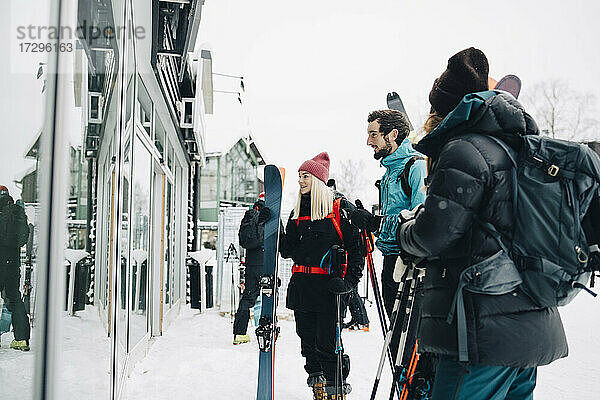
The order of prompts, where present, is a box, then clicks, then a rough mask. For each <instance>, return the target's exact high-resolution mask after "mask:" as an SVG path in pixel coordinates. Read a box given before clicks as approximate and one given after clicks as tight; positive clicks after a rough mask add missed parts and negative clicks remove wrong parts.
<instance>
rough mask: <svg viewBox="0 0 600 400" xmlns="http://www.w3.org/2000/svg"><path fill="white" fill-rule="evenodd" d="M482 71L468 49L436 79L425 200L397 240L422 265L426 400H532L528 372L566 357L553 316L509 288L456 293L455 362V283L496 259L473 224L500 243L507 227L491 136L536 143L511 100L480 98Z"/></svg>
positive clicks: (507, 192) (507, 166) (508, 191)
mask: <svg viewBox="0 0 600 400" xmlns="http://www.w3.org/2000/svg"><path fill="white" fill-rule="evenodd" d="M488 69H489V67H488V62H487V58H486V57H485V55H484V54H483V52H481V51H480V50H477V49H475V48H469V49H466V50H463V51H461V52H459V53H457V54H456V55H454V56H453V57H451V58H450V59H449V61H448V67H447V69H446V71H445V72H444V73H443V74H442V75H441V76H440V78H438V79H436V81H435V83H434V85H433V88H432V90H431V93H430V94H429V101H430V103H431V106H432V112H431V114H430V117H429V119H428V120H427V122H426V124H425V131H426V132H428V134H427V135H426V136H425V137H424V138H423V139H422V140H421V141H420V142H419V144H418V145H416V146H415V148H416V149H417V150H418V151H420V152H421V153H423V154H425V155H427V156H428V157H429V172H430V174H429V177H428V183H429V184H428V191H427V199H426V200H425V203H424V205H423V207H421V208H420V209H419V210H417V212H416V213H414V215H412V216H406V215H405V216H404V217H402V218H401V221H400V222H401V224H400V226H399V228H398V231H397V239H398V242H399V245H400V247H401V249H402V250H403V252H404V254H405V256H406V253H408V254H410V255H412V256H416V257H423V258H426V259H427V261H426V266H427V271H426V277H425V298H424V303H423V311H422V319H421V326H420V347H421V350H422V351H426V352H432V353H437V354H439V355H440V361H439V363H438V366H437V371H436V376H435V380H434V387H433V400H440V399H455V400H456V399H458V400H464V399H494V400H499V399H520V400H526V399H532V398H533V389H534V387H535V383H536V373H537V367H538V366H541V365H546V364H549V363H551V362H552V361H554V360H556V359H559V358H561V357H566V356H567V352H568V350H567V342H566V337H565V333H564V329H563V326H562V321H561V319H560V315H559V313H558V310H557V309H555V308H540V307H538V306H536V305H535V304H534V303H533V302H532V301H531V300H530V299H529V298H528V297H527V296H526V295H525V294H524V293H523V292H522V291H521V289H520V288H519V287H518V286H517V287H516V288H515V289H514V290H512V291H511V292H510V293H507V294H503V295H485V294H476V293H472V292H469V291H467V290H464V291H463V292H462V293H463V294H464V310H465V317H466V335H465V336H466V338H465V337H464V336H463V339H465V340H466V341H465V342H463V343H465V344H466V346H463V349H464V350H466V351H467V352H466V353H464V352H463V353H462V354H463V357H461V358H463V360H462V361H463V362H460V361H459V350H460V347H461V346H460V345H459V340H460V333H459V332H458V331H459V330H458V329H457V318H456V317H455V318H450V317H449V313H450V312H451V311H453V309H454V307H455V303H454V300H455V295H456V294H457V290H458V282H459V277H460V274H461V272H462V271H464V270H465V269H466V268H467V267H469V266H471V265H474V264H476V263H478V262H480V261H482V260H485V259H487V258H489V257H490V256H492V255H494V254H496V253H497V252H499V251H500V246H499V245H498V243H497V242H496V240H495V239H494V238H493V237H492V236H490V234H488V233H487V231H486V230H485V229H483V228H482V224H481V222H483V223H485V222H488V223H491V224H492V225H493V226H494V227H495V228H496V229H497V230H498V231H499V232H500V233H501V235H502V237H508V238H510V235H511V232H512V230H513V224H514V220H513V203H512V195H513V193H512V186H511V182H512V175H511V167H512V166H511V161H510V159H509V158H508V155H507V154H506V153H505V152H504V150H503V149H502V148H501V147H500V145H499V144H498V143H496V142H495V140H494V139H492V137H494V138H497V139H500V140H502V141H504V142H505V143H506V144H508V145H509V146H511V147H514V148H517V147H518V145H519V141H520V138H521V137H522V136H524V135H537V134H538V128H537V125H536V123H535V121H534V120H533V119H532V118H531V116H530V115H529V114H527V112H525V110H524V109H523V107H522V106H521V104H519V102H517V100H516V99H515V98H514V97H512V96H511V95H510V94H508V93H506V92H501V91H492V92H490V91H487V88H488V86H487V85H488V83H487V82H488ZM448 321H450V322H451V323H449V322H448ZM465 347H466V348H465ZM467 355H468V357H466V358H467V360H468V361H467V362H465V360H464V358H465V357H464V356H467Z"/></svg>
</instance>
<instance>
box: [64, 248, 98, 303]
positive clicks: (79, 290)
mask: <svg viewBox="0 0 600 400" xmlns="http://www.w3.org/2000/svg"><path fill="white" fill-rule="evenodd" d="M91 263H93V261H91V259H90V258H89V257H86V258H83V259H82V260H80V261H79V262H78V263H77V265H76V266H75V285H74V287H73V311H83V310H85V305H86V304H88V303H89V302H88V298H87V297H88V292H89V290H90V267H91ZM65 264H66V280H67V287H66V293H65V294H66V299H65V311H67V310H68V307H69V304H68V303H69V279H70V273H69V272H70V270H71V265H70V264H69V263H65Z"/></svg>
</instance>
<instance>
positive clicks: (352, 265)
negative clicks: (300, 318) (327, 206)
mask: <svg viewBox="0 0 600 400" xmlns="http://www.w3.org/2000/svg"><path fill="white" fill-rule="evenodd" d="M352 207H353V206H352V204H350V203H349V202H348V201H347V200H345V199H342V200H341V204H340V216H341V226H340V228H341V231H342V235H343V237H344V242H343V243H342V240H341V239H340V237H339V235H338V232H337V231H336V229H335V227H334V225H333V223H332V221H331V220H330V219H322V220H317V221H310V220H302V221H298V220H296V219H292V217H293V214H294V212H293V211H292V213H291V214H290V218H289V219H288V222H287V226H286V229H285V234H282V235H281V238H280V244H279V251H280V253H281V256H282V257H283V258H291V259H292V260H294V263H295V264H297V265H303V266H306V267H318V266H319V265H320V263H321V259H322V258H323V256H324V255H325V254H326V253H327V251H328V250H329V249H330V248H331V246H333V245H336V244H337V245H343V247H344V248H345V250H346V252H347V253H348V260H347V262H348V267H347V270H346V276H345V278H344V279H345V280H346V281H347V282H348V283H349V284H351V285H353V286H356V285H357V284H358V281H359V280H360V278H361V277H362V269H363V266H364V254H363V252H362V250H361V244H360V236H359V233H358V230H357V229H356V228H355V227H354V226H352V225H351V224H350V222H349V220H348V217H347V216H346V213H347V210H349V209H351V208H352ZM307 215H310V195H303V196H302V200H301V203H300V216H307ZM330 279H331V276H330V275H320V274H306V273H295V274H293V275H292V278H291V279H290V283H289V285H288V291H287V298H286V306H287V308H289V309H292V310H297V311H307V312H326V313H335V296H334V295H333V294H332V293H330V292H329V290H328V289H327V283H328V282H329V280H330Z"/></svg>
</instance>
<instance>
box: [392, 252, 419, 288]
mask: <svg viewBox="0 0 600 400" xmlns="http://www.w3.org/2000/svg"><path fill="white" fill-rule="evenodd" d="M409 265H412V266H413V267H414V268H416V269H417V270H418V272H419V274H418V277H421V276H423V275H424V274H425V259H424V258H417V257H415V256H413V255H412V254H408V253H407V252H405V251H403V250H400V255H399V256H398V258H397V259H396V265H395V266H394V274H393V275H392V277H393V279H394V282H400V281H402V278H403V277H404V274H406V270H407V268H408V266H409ZM406 279H412V275H410V276H407V277H406Z"/></svg>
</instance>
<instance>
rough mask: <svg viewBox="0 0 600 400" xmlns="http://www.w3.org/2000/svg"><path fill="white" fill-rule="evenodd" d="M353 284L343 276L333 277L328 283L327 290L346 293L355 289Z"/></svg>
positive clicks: (334, 292)
mask: <svg viewBox="0 0 600 400" xmlns="http://www.w3.org/2000/svg"><path fill="white" fill-rule="evenodd" d="M354 286H355V285H353V284H351V283H350V282H349V281H348V280H346V279H342V278H331V279H330V280H329V282H328V283H327V290H329V291H330V292H331V293H333V294H346V293H350V292H351V291H352V290H354Z"/></svg>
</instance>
